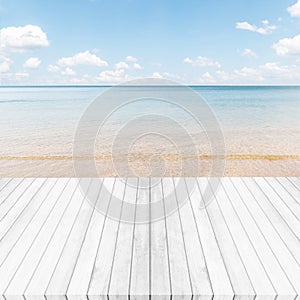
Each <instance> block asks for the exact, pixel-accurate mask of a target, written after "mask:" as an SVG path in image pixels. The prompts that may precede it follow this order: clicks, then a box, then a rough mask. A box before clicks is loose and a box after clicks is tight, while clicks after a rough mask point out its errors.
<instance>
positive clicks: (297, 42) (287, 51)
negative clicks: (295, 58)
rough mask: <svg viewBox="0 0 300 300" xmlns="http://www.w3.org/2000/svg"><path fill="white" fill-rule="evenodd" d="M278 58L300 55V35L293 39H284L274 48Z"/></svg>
mask: <svg viewBox="0 0 300 300" xmlns="http://www.w3.org/2000/svg"><path fill="white" fill-rule="evenodd" d="M272 48H273V49H275V51H276V53H277V55H278V56H284V55H295V54H296V55H297V54H300V34H299V35H296V36H294V37H293V38H284V39H281V40H279V41H278V42H277V43H275V44H274V45H273V46H272Z"/></svg>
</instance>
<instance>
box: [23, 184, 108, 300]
mask: <svg viewBox="0 0 300 300" xmlns="http://www.w3.org/2000/svg"><path fill="white" fill-rule="evenodd" d="M102 182H103V180H102V179H98V178H97V179H93V181H92V183H91V187H90V189H89V191H88V193H89V194H88V197H90V194H92V195H91V196H92V197H94V196H95V197H96V199H97V200H96V201H98V200H99V195H100V192H101V187H102ZM93 191H94V192H95V194H94V193H93ZM94 214H95V206H93V205H91V203H90V202H89V201H88V200H87V199H86V197H85V201H84V203H83V207H82V208H81V210H80V213H79V216H78V218H77V219H76V222H75V224H74V227H73V228H72V230H71V232H70V235H69V237H68V239H67V241H66V243H65V245H64V248H63V251H62V253H61V255H60V257H59V259H58V261H57V264H56V266H55V269H54V271H53V273H52V274H51V278H50V280H49V281H48V285H47V286H46V287H45V286H43V293H42V294H43V295H44V294H45V295H46V296H47V297H50V296H52V297H53V295H56V297H64V296H65V295H66V294H67V289H68V285H69V282H70V280H71V276H72V274H73V271H74V268H75V265H76V262H77V260H78V257H79V255H80V251H81V249H82V246H83V243H84V241H85V239H86V237H87V232H88V229H89V226H90V224H91V222H92V219H93V216H94ZM35 286H36V287H33V286H32V287H30V286H29V287H28V288H27V291H26V298H27V299H28V298H30V297H29V295H35V294H37V292H36V290H37V289H41V285H40V284H36V285H35Z"/></svg>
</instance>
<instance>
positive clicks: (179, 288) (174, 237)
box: [162, 178, 192, 298]
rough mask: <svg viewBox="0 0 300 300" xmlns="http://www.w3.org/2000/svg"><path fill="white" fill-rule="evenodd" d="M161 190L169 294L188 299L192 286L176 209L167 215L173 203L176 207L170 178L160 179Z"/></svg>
mask: <svg viewBox="0 0 300 300" xmlns="http://www.w3.org/2000/svg"><path fill="white" fill-rule="evenodd" d="M162 190H163V197H164V209H165V212H166V214H167V218H166V231H167V240H168V250H169V251H168V254H169V260H170V276H171V292H172V296H173V297H176V298H177V297H183V296H185V298H189V297H190V296H191V295H192V284H191V280H190V275H189V269H188V263H187V260H186V255H185V250H184V242H183V237H182V234H181V226H180V219H179V214H178V207H177V208H176V211H175V212H173V213H172V214H169V212H170V207H172V206H174V203H175V206H177V201H176V197H175V193H174V185H173V180H172V179H171V178H163V179H162Z"/></svg>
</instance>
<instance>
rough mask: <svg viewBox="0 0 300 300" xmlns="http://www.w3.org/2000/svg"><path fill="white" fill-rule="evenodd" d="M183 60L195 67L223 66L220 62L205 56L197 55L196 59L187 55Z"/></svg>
mask: <svg viewBox="0 0 300 300" xmlns="http://www.w3.org/2000/svg"><path fill="white" fill-rule="evenodd" d="M183 62H184V63H187V64H191V65H192V66H194V67H217V68H220V67H221V65H220V63H219V62H217V61H215V60H213V59H210V58H207V57H204V56H197V57H196V59H194V60H193V59H191V58H189V57H186V58H185V59H184V60H183Z"/></svg>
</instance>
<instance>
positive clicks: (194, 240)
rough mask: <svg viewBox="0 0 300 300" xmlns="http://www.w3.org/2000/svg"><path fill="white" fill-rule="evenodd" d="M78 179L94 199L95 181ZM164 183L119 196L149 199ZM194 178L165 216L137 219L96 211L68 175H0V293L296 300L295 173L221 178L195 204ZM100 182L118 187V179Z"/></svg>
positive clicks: (167, 182) (298, 216)
mask: <svg viewBox="0 0 300 300" xmlns="http://www.w3.org/2000/svg"><path fill="white" fill-rule="evenodd" d="M84 180H90V188H91V189H94V191H95V193H97V195H98V200H99V201H101V200H102V198H101V197H104V196H102V194H101V187H102V184H101V182H100V180H99V179H92V180H91V179H84ZM141 180H142V179H130V181H131V184H135V185H136V186H137V187H139V184H141ZM173 180H174V179H172V178H164V179H162V180H161V181H160V184H159V185H157V186H156V187H155V188H153V189H150V190H148V191H145V189H143V190H142V189H138V188H137V192H136V194H134V193H132V192H130V191H129V189H128V190H126V189H125V190H124V195H123V197H124V200H125V201H128V202H131V203H133V204H134V205H135V206H136V207H138V204H139V202H141V201H153V199H155V197H159V196H158V195H164V193H165V191H167V190H168V187H170V186H172V185H173V182H172V181H173ZM195 180H196V183H197V189H196V190H195V191H194V192H193V193H192V195H191V196H190V198H189V201H187V202H186V203H185V205H183V206H182V207H181V208H180V209H178V210H177V211H176V212H175V213H173V214H171V215H170V216H168V217H166V218H163V219H161V220H160V221H157V222H153V223H148V224H147V223H146V224H137V223H123V222H119V221H116V220H113V219H111V218H109V217H106V216H105V215H104V214H101V213H99V212H98V210H97V209H94V208H93V206H91V205H90V203H89V202H88V201H86V200H85V199H84V196H83V195H82V193H81V191H80V188H79V187H78V181H77V180H76V179H69V178H60V179H55V178H50V179H43V178H36V179H22V178H21V179H17V178H15V179H1V180H0V298H1V297H2V299H7V300H10V299H17V298H19V299H20V300H21V299H24V298H26V299H30V300H31V299H32V300H37V298H40V299H45V297H46V298H47V299H54V298H55V299H56V298H57V299H65V298H66V297H67V298H68V299H69V300H70V299H71V300H79V298H80V299H81V298H82V300H84V299H87V297H88V298H89V299H90V300H91V299H92V300H94V299H100V298H103V299H104V298H106V297H107V296H108V297H109V298H112V297H123V298H125V297H128V296H130V297H132V298H135V299H136V298H139V297H141V298H145V297H149V295H151V297H160V298H164V299H170V296H172V297H180V298H186V299H191V297H198V298H200V297H201V299H204V298H205V299H208V298H212V297H214V298H220V299H221V298H222V299H233V297H234V296H235V297H239V298H247V299H254V298H258V299H261V298H264V299H276V298H278V299H286V300H288V299H291V300H292V299H295V298H297V295H300V179H299V178H224V179H223V180H222V185H221V187H220V189H219V191H218V193H217V194H216V196H215V199H214V200H213V201H212V202H211V203H210V204H209V205H208V206H207V207H206V208H204V209H201V208H200V202H201V195H202V194H203V191H204V188H205V186H206V185H207V179H206V178H198V179H186V182H187V185H186V187H187V188H188V186H189V184H191V183H192V182H193V181H195ZM104 183H105V186H106V187H108V188H111V189H112V193H113V192H114V191H118V192H119V193H120V192H121V194H122V193H123V192H122V191H120V188H121V187H122V185H121V181H120V180H119V179H118V180H115V179H112V178H107V179H105V180H104ZM113 190H114V191H113ZM179 200H180V199H179ZM174 201H177V203H178V199H176V197H175V196H174ZM162 203H163V202H162ZM162 205H163V204H162ZM163 206H164V205H163ZM108 209H109V208H108ZM162 209H165V207H162ZM122 213H123V212H122V209H121V211H120V216H122ZM17 300H18V299H17Z"/></svg>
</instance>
